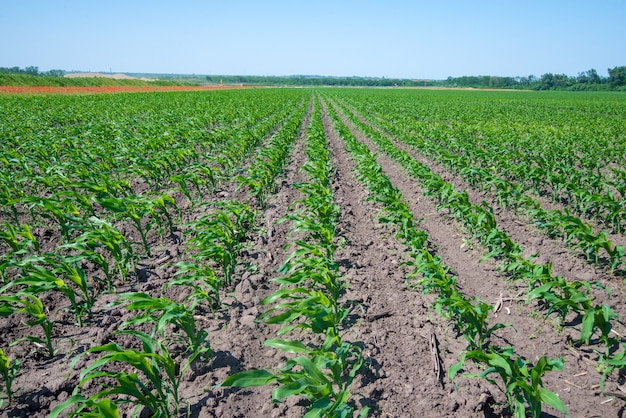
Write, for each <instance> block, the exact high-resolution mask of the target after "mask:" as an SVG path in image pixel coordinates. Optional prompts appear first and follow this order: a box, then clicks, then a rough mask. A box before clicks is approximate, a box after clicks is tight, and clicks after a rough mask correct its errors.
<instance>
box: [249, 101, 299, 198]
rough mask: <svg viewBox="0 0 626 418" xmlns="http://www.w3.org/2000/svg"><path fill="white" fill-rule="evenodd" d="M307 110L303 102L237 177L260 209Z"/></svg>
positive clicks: (289, 150) (284, 160)
mask: <svg viewBox="0 0 626 418" xmlns="http://www.w3.org/2000/svg"><path fill="white" fill-rule="evenodd" d="M306 110H307V108H306V106H305V103H304V102H303V103H302V104H301V105H300V106H299V107H298V108H297V109H296V110H295V111H294V112H293V114H292V116H291V118H290V119H289V120H288V121H287V122H286V123H285V125H284V126H283V127H282V129H281V130H280V131H279V132H277V133H276V135H274V136H272V138H271V139H270V140H269V141H268V143H267V145H266V146H265V147H263V148H260V149H259V150H258V151H257V153H256V155H255V156H254V161H253V162H252V163H251V164H250V167H249V168H248V170H247V171H246V173H244V174H243V175H240V176H237V179H238V181H239V183H240V186H246V187H247V188H248V189H249V190H250V192H251V193H252V194H253V195H254V197H255V198H256V199H257V201H258V203H259V205H260V206H261V207H263V206H264V204H265V202H264V200H263V197H264V196H265V195H266V194H267V192H268V191H271V190H272V189H273V187H274V180H275V179H276V177H277V176H278V175H279V174H280V173H281V172H282V168H283V166H284V164H285V163H286V161H287V157H288V156H289V154H290V152H291V149H292V147H293V144H294V142H295V139H296V138H297V134H298V132H299V130H300V127H301V124H302V121H303V119H304V115H305V112H306Z"/></svg>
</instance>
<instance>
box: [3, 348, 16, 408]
mask: <svg viewBox="0 0 626 418" xmlns="http://www.w3.org/2000/svg"><path fill="white" fill-rule="evenodd" d="M19 367H20V359H15V360H13V361H11V360H10V359H9V357H8V356H7V355H6V354H5V353H4V351H3V350H2V349H1V348H0V376H1V377H2V381H3V382H4V393H5V394H6V396H7V401H8V402H9V404H11V402H13V396H14V395H15V390H14V389H13V381H14V380H15V376H17V371H18V369H19ZM0 406H2V403H0Z"/></svg>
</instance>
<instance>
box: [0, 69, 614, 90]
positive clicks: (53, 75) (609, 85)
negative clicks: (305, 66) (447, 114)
mask: <svg viewBox="0 0 626 418" xmlns="http://www.w3.org/2000/svg"><path fill="white" fill-rule="evenodd" d="M607 72H608V77H604V76H601V75H600V74H598V71H597V70H596V69H595V68H592V69H590V70H587V71H584V72H580V73H578V75H576V76H568V75H567V74H554V73H545V74H543V75H541V76H540V77H537V76H535V75H529V76H513V77H511V76H494V75H478V76H460V77H448V78H446V79H445V80H430V79H406V78H386V77H360V76H350V77H334V76H320V75H290V76H259V75H199V74H152V73H126V74H128V75H130V76H134V77H138V78H139V77H149V78H154V79H156V80H154V81H144V80H133V79H130V80H128V79H127V80H116V79H110V78H103V77H94V78H78V79H69V78H66V77H64V75H65V74H66V72H65V71H64V70H50V71H47V72H39V69H38V67H34V66H30V67H26V68H24V69H21V68H20V67H10V68H9V67H0V86H2V85H4V86H89V87H91V86H150V85H158V86H162V85H222V84H224V85H263V86H355V87H357V86H358V87H448V88H492V89H517V90H573V91H607V90H617V91H626V66H616V67H613V68H609V69H607Z"/></svg>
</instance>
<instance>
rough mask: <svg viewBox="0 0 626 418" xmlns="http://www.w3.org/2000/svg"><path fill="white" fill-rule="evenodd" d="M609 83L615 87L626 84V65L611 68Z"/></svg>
mask: <svg viewBox="0 0 626 418" xmlns="http://www.w3.org/2000/svg"><path fill="white" fill-rule="evenodd" d="M609 83H611V85H612V86H613V87H619V86H625V85H626V66H623V65H622V66H620V67H614V68H609Z"/></svg>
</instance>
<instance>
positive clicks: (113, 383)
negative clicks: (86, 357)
mask: <svg viewBox="0 0 626 418" xmlns="http://www.w3.org/2000/svg"><path fill="white" fill-rule="evenodd" d="M118 334H121V335H131V336H133V337H136V338H137V339H138V340H139V342H140V343H141V347H142V349H141V350H136V349H125V348H122V347H120V346H119V345H117V344H115V343H110V344H106V345H102V346H98V347H92V348H90V349H89V350H87V351H86V352H85V354H87V353H92V354H96V355H100V357H99V358H97V359H96V360H95V361H94V362H93V363H91V364H89V365H87V366H85V367H84V368H83V369H82V370H81V372H80V375H79V382H78V385H77V386H76V389H75V390H74V393H73V394H72V396H70V397H69V398H68V399H67V400H66V401H65V402H63V403H61V404H60V405H58V406H56V407H55V408H54V410H53V411H52V413H51V415H50V416H51V417H52V418H54V417H57V416H59V415H60V414H61V413H62V412H64V411H65V410H66V409H68V408H73V412H70V416H91V417H95V416H101V415H98V414H101V413H106V415H105V416H111V417H116V416H117V414H118V412H117V411H118V407H119V406H120V405H123V404H132V405H133V408H132V412H131V416H139V415H140V414H141V413H142V411H144V412H143V413H148V414H149V416H151V417H155V418H170V417H173V416H179V415H180V413H181V401H182V399H181V397H180V384H181V379H182V376H183V374H184V372H185V371H186V370H187V369H188V368H189V366H190V365H191V363H192V361H193V360H194V359H195V358H194V357H188V358H187V359H186V360H185V361H184V362H183V363H182V364H177V363H176V362H175V361H174V359H173V358H172V356H171V354H170V352H169V351H168V350H167V347H166V346H165V345H164V344H163V343H162V342H161V341H159V340H158V339H156V338H154V337H152V336H150V335H148V334H146V333H144V332H140V331H134V330H127V331H120V332H118ZM80 358H81V356H77V357H76V358H75V359H74V360H73V361H72V363H71V367H72V368H73V367H74V366H75V365H76V362H77V361H78V360H79V359H80ZM115 364H122V365H124V366H126V367H130V368H131V369H132V371H131V372H127V371H119V372H115V371H111V367H112V366H114V365H115ZM91 380H97V381H98V382H100V383H101V384H102V385H103V387H104V388H103V389H102V390H100V391H98V392H96V393H95V394H93V395H91V396H89V397H87V396H84V395H83V394H82V393H81V389H82V387H83V386H84V385H85V384H86V383H87V382H89V381H91Z"/></svg>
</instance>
